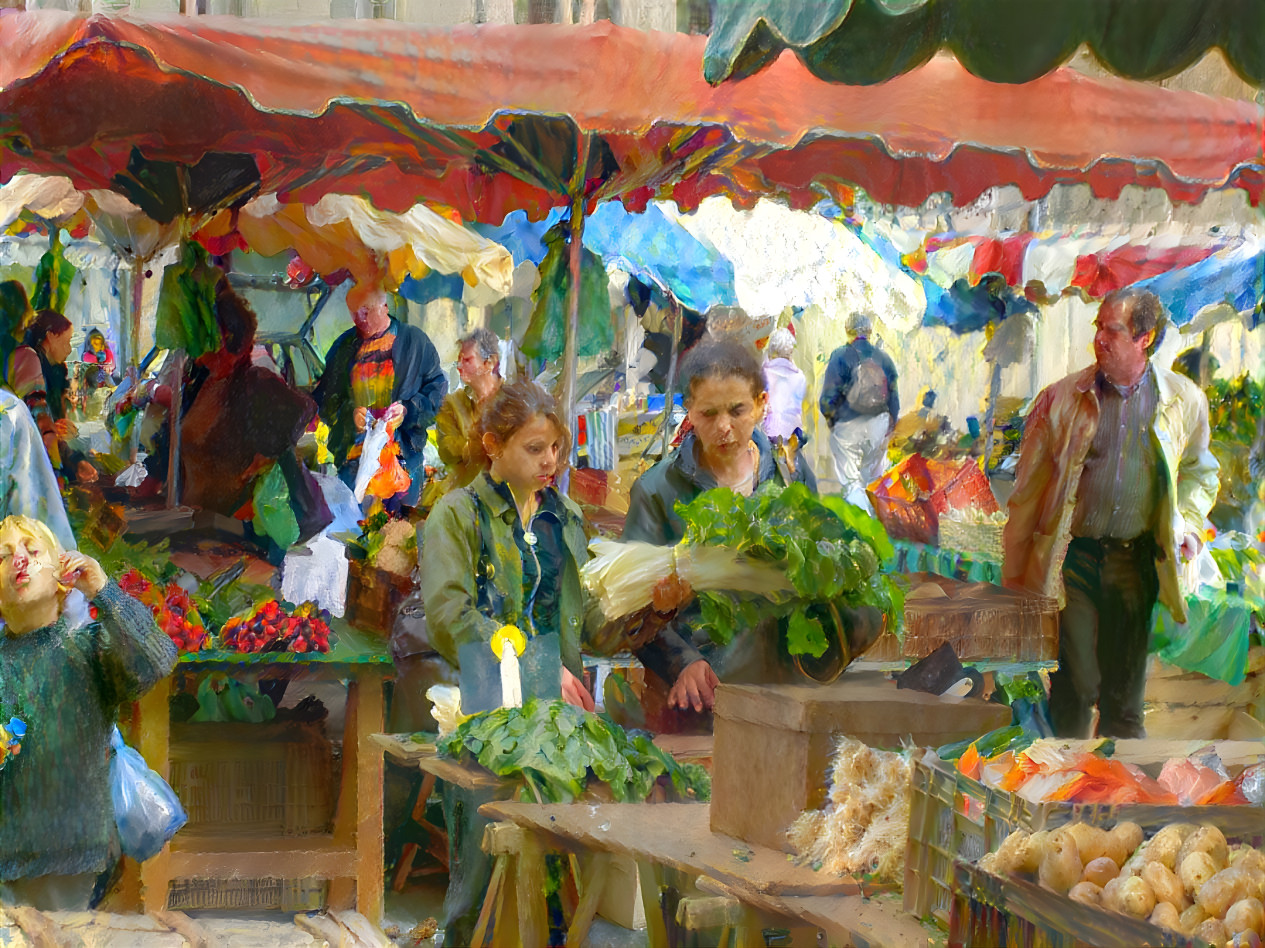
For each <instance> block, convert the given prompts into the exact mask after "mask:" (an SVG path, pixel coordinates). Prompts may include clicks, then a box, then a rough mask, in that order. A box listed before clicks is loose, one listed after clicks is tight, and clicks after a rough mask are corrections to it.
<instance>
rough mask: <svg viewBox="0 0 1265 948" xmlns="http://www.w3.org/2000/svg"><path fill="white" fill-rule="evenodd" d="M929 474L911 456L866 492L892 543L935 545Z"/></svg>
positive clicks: (919, 459) (917, 457)
mask: <svg viewBox="0 0 1265 948" xmlns="http://www.w3.org/2000/svg"><path fill="white" fill-rule="evenodd" d="M932 490H933V485H932V483H931V472H930V471H929V470H928V469H927V462H926V460H924V459H923V457H922V456H921V455H918V454H912V455H910V456H909V457H907V458H905V459H904V460H903V461H901V462H900V463H899V464H897V465H896V466H895V467H894V468H892V469H891V470H890V471H888V472H887V473H886V474H884V475H883V476H882V477H880V478H879V479H878V480H877V481H875V482H874V483H872V484H871V485H870V486H869V488H868V489H867V491H866V492H867V493H868V494H869V495H870V502H871V503H872V504H873V505H874V512H875V514H876V515H877V516H878V519H879V521H880V522H881V523H882V524H883V527H884V528H885V529H886V530H887V533H888V535H889V536H890V537H892V538H893V539H904V540H913V541H914V542H915V543H935V542H936V535H937V522H936V512H935V510H934V509H933V508H932V506H931V501H930V498H931V492H932Z"/></svg>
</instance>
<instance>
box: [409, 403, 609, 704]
mask: <svg viewBox="0 0 1265 948" xmlns="http://www.w3.org/2000/svg"><path fill="white" fill-rule="evenodd" d="M477 431H478V433H479V436H480V437H481V439H482V442H483V447H484V450H485V451H486V452H487V455H488V458H489V459H490V460H491V465H490V467H489V469H488V470H487V471H485V472H483V473H482V474H480V475H479V476H478V477H476V478H475V480H474V482H473V483H472V484H470V486H469V487H467V488H466V489H464V490H456V491H453V492H451V493H449V494H447V495H445V496H444V497H443V499H441V500H440V502H439V503H438V504H436V505H435V509H434V510H433V511H431V514H430V516H429V517H428V518H427V520H426V526H425V529H424V531H423V535H422V550H423V553H422V556H423V563H424V567H423V569H422V571H421V572H422V597H423V599H424V600H425V603H426V616H427V621H428V623H429V632H430V638H431V644H432V645H433V646H434V648H435V649H436V650H437V651H438V652H439V653H440V654H441V655H443V656H444V657H445V658H446V659H448V661H449V662H451V663H452V664H453V666H454V667H456V668H458V669H459V671H460V673H461V676H462V710H463V711H464V712H465V713H467V714H469V713H472V712H475V711H480V710H488V709H489V708H491V707H496V706H497V705H499V703H500V702H499V700H494V698H495V696H496V694H497V693H498V692H496V689H495V688H490V687H480V686H481V685H491V684H493V683H496V682H499V679H498V678H497V677H496V675H497V666H496V661H497V657H496V656H495V655H494V654H493V652H492V648H491V642H492V637H493V635H495V634H496V632H497V631H498V630H499V629H500V628H501V627H502V626H507V625H508V626H514V627H516V628H518V629H519V630H521V631H522V633H523V634H524V635H525V636H526V637H527V639H528V645H527V650H526V651H525V652H524V654H523V658H522V667H523V697H524V698H528V697H533V696H534V697H545V698H557V697H562V698H563V699H565V700H566V701H568V702H570V703H571V704H574V705H577V706H579V707H582V708H585V709H587V710H590V711H591V710H592V709H593V698H592V696H591V695H590V694H589V692H588V690H587V689H586V688H585V687H584V685H583V683H582V682H581V680H580V676H581V675H582V674H583V670H582V667H581V663H580V635H581V630H582V629H583V627H584V625H585V621H584V620H585V613H586V611H587V607H586V597H585V595H584V592H583V589H582V588H581V586H580V565H581V564H583V563H584V562H585V561H586V560H587V559H588V537H587V535H586V533H585V529H584V518H583V516H582V515H581V513H580V511H579V508H577V507H576V506H575V504H573V503H572V502H571V501H570V500H569V499H568V498H567V497H565V496H563V495H562V494H561V493H559V492H558V490H557V489H556V488H555V487H554V486H553V484H554V478H555V477H556V475H557V473H558V468H559V465H560V463H561V462H562V460H563V459H564V458H565V456H566V453H567V451H568V450H569V447H570V436H569V433H568V432H567V429H566V425H565V424H564V423H563V421H562V418H561V417H560V416H559V414H558V409H557V404H556V403H555V401H554V399H553V397H552V396H551V395H549V394H548V393H547V392H546V391H545V390H544V389H542V388H541V387H540V386H539V385H536V384H535V383H534V382H530V381H518V382H511V383H507V384H505V385H503V386H501V388H500V390H499V391H498V392H497V393H496V394H495V395H494V396H492V398H491V399H490V400H489V401H488V402H487V404H486V405H485V407H484V409H483V413H482V416H481V418H480V421H479V427H478V429H477ZM550 656H552V658H551V657H550ZM497 687H498V688H499V684H497Z"/></svg>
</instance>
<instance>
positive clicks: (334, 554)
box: [281, 534, 347, 618]
mask: <svg viewBox="0 0 1265 948" xmlns="http://www.w3.org/2000/svg"><path fill="white" fill-rule="evenodd" d="M281 598H282V599H285V600H286V601H287V602H309V601H310V602H315V603H316V604H317V605H318V606H320V607H321V608H322V609H328V610H329V611H330V613H331V614H333V615H336V616H338V617H339V618H342V615H343V613H344V612H345V611H346V609H347V551H346V549H345V548H344V547H343V545H342V544H341V543H339V542H338V541H337V540H335V539H332V538H331V537H328V536H325V535H324V534H317V535H316V536H314V537H312V539H310V540H308V541H307V543H305V544H303V545H302V546H296V547H294V548H292V549H291V550H290V551H289V552H288V553H286V558H285V562H284V563H283V564H282V566H281Z"/></svg>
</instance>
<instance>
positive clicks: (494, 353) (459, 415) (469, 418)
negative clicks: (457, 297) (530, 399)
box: [435, 329, 501, 492]
mask: <svg viewBox="0 0 1265 948" xmlns="http://www.w3.org/2000/svg"><path fill="white" fill-rule="evenodd" d="M460 346H461V348H460V354H459V356H458V358H457V374H458V375H460V376H461V381H462V382H463V383H465V384H464V385H463V386H462V387H461V388H459V389H458V390H457V391H455V392H449V393H448V395H447V396H446V397H445V398H444V403H443V405H441V406H440V408H439V414H438V415H437V416H436V418H435V435H436V447H437V448H438V450H439V460H440V461H442V462H443V464H444V467H445V468H446V469H447V474H446V476H445V477H444V491H445V492H447V491H449V490H452V489H453V488H454V487H465V486H466V485H467V484H469V483H470V482H471V481H473V480H474V479H475V477H477V476H478V475H479V474H480V472H482V471H483V470H485V469H486V468H487V466H488V455H487V452H486V451H484V450H483V442H482V441H481V440H480V438H479V435H478V432H477V430H476V429H477V428H478V425H479V413H480V412H481V411H482V409H483V406H484V405H486V404H487V402H488V399H490V398H491V397H492V396H493V395H495V394H496V393H497V391H498V390H499V389H500V387H501V350H500V340H499V339H497V338H496V333H494V332H492V330H490V329H476V330H474V332H472V333H470V334H469V335H468V336H466V337H465V338H463V339H462V340H461V343H460Z"/></svg>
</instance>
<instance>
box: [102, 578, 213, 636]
mask: <svg viewBox="0 0 1265 948" xmlns="http://www.w3.org/2000/svg"><path fill="white" fill-rule="evenodd" d="M119 588H120V589H122V590H123V591H124V592H125V593H127V594H128V595H129V596H131V597H132V598H133V599H136V600H138V601H139V602H142V603H144V604H145V605H146V606H148V607H149V611H150V612H152V613H153V614H154V619H155V621H157V623H158V627H159V628H160V629H162V630H163V631H164V632H166V633H167V635H168V637H169V638H170V639H171V641H172V642H174V643H175V644H176V648H178V649H180V651H182V652H199V651H201V650H202V649H204V648H206V647H207V646H208V644H209V642H208V639H209V636H208V634H207V630H206V625H205V623H204V622H203V621H202V616H201V615H199V613H198V609H197V607H196V606H195V605H194V604H193V600H192V599H191V598H190V596H189V594H188V593H187V592H186V591H185V590H184V589H182V588H181V587H180V586H178V585H177V584H176V583H167V584H166V585H159V584H158V583H153V582H150V581H149V580H148V579H146V578H145V576H144V575H143V574H142V573H141V572H140V571H139V570H135V569H130V570H128V571H127V572H126V573H124V574H123V575H122V576H120V577H119Z"/></svg>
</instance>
